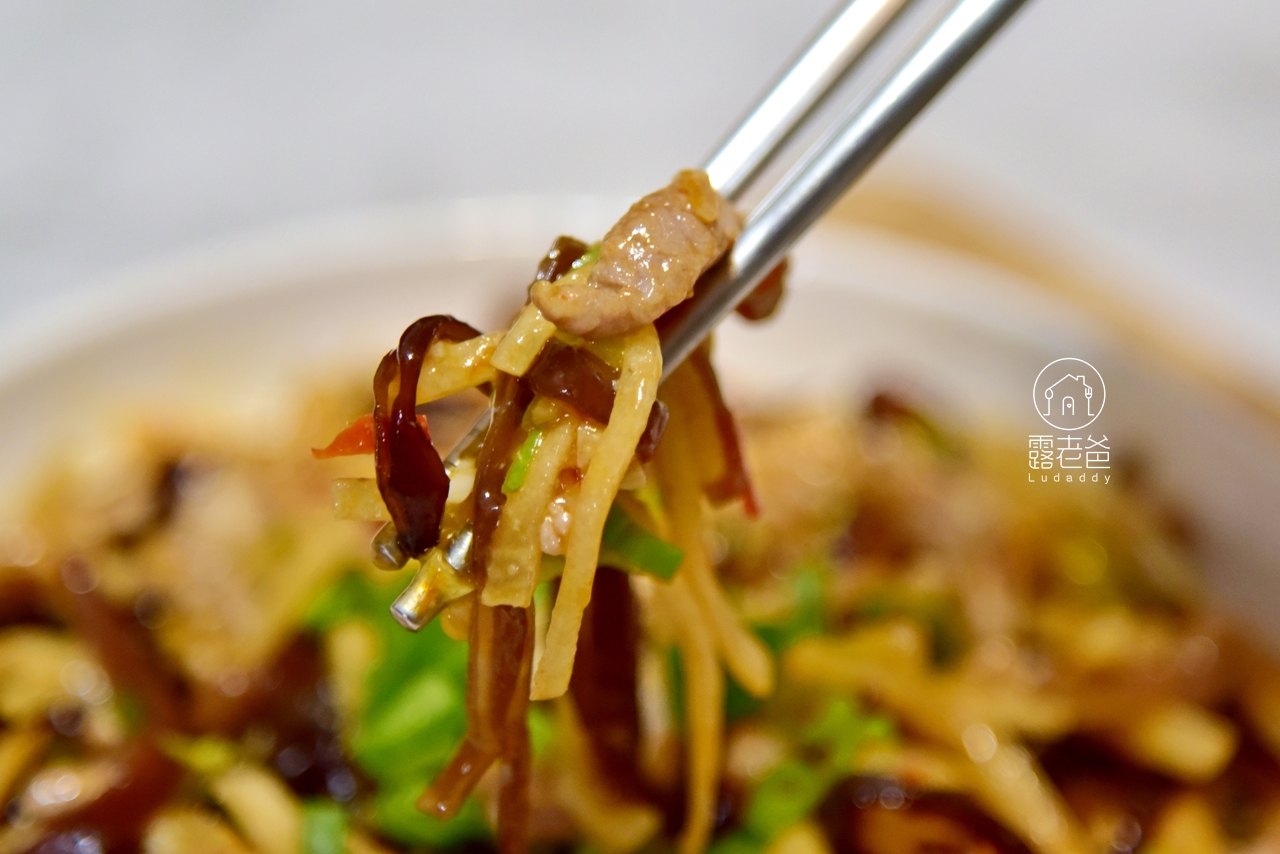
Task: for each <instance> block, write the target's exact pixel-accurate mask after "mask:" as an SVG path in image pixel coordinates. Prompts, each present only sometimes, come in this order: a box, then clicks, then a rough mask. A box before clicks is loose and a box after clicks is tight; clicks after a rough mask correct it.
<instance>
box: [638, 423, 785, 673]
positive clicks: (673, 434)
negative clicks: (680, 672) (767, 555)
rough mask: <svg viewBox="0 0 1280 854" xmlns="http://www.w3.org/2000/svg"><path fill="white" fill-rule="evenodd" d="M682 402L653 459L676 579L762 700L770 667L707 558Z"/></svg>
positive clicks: (729, 661)
mask: <svg viewBox="0 0 1280 854" xmlns="http://www.w3.org/2000/svg"><path fill="white" fill-rule="evenodd" d="M682 402H683V398H679V399H676V400H673V401H671V403H673V404H674V405H673V406H672V407H671V421H670V422H669V423H668V425H667V432H666V435H664V436H663V439H662V441H661V442H660V443H658V451H657V455H656V458H657V464H658V470H659V479H660V482H661V483H662V487H663V497H664V499H665V500H666V503H667V508H668V517H669V519H670V524H671V529H672V535H673V539H674V541H675V544H676V545H677V546H679V547H680V548H681V549H683V550H684V563H682V564H681V565H680V570H679V574H680V575H681V576H683V577H685V578H687V579H688V582H689V588H690V591H691V592H692V594H693V596H694V599H695V600H696V602H697V604H698V606H699V607H700V610H701V611H702V613H703V614H704V615H705V619H706V620H707V621H708V623H709V624H710V626H711V630H712V632H713V634H714V637H715V641H716V648H717V649H718V650H719V652H720V655H721V656H723V658H724V661H725V665H726V666H727V667H728V668H729V672H730V673H732V674H733V678H734V679H736V680H737V681H738V683H739V684H741V685H742V687H743V688H745V689H747V691H748V692H750V693H751V694H752V695H754V696H756V697H763V696H765V695H767V694H769V693H770V692H771V691H772V690H773V661H772V659H771V658H770V656H769V652H768V650H766V649H765V646H764V644H762V643H761V642H760V640H759V639H758V638H757V637H756V636H755V635H753V634H751V632H749V631H748V630H747V629H746V628H745V627H744V626H743V625H742V623H741V622H740V621H739V619H738V616H737V615H736V614H735V613H734V611H733V607H732V606H731V605H730V604H729V602H728V600H727V599H725V595H724V591H723V590H721V589H720V585H719V583H718V582H717V581H716V579H715V576H714V574H713V572H712V569H711V563H710V561H709V560H708V558H707V551H706V545H705V541H704V538H703V537H704V531H705V525H704V522H703V509H702V489H701V486H700V485H699V483H698V470H697V468H696V465H695V461H694V455H693V453H692V447H691V445H692V443H691V441H690V439H691V435H690V433H689V429H690V426H691V425H690V424H689V422H688V420H687V419H686V417H685V415H686V411H685V410H684V409H683V407H682V406H681V404H682Z"/></svg>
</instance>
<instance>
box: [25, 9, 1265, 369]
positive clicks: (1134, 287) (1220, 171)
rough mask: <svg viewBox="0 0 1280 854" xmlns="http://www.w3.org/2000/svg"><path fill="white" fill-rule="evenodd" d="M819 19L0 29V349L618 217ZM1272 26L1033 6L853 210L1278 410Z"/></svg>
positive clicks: (216, 14)
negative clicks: (1076, 284) (162, 299)
mask: <svg viewBox="0 0 1280 854" xmlns="http://www.w3.org/2000/svg"><path fill="white" fill-rule="evenodd" d="M834 7H835V4H833V3H832V2H831V0H788V2H786V3H782V2H773V3H766V2H758V0H751V2H745V0H703V2H698V3H688V2H674V0H652V1H651V2H630V3H618V2H591V3H589V2H585V0H555V2H543V3H538V4H533V3H517V2H470V3H424V2H421V0H370V2H363V3H359V4H355V3H333V2H300V0H257V2H246V0H223V2H218V3H208V2H205V3H200V2H186V3H161V2H145V0H114V2H112V3H109V4H85V3H79V2H71V0H0V335H21V332H22V330H23V328H24V327H25V326H27V325H29V324H31V323H32V322H33V318H36V317H40V316H46V317H47V315H48V313H49V312H50V311H55V312H56V311H57V310H58V308H57V307H58V306H59V305H65V304H67V302H68V301H74V300H75V299H77V298H78V296H79V295H83V294H84V293H85V292H86V291H87V290H92V289H94V288H95V287H101V286H102V285H101V284H100V283H101V282H102V281H105V279H104V277H106V276H107V275H108V274H110V273H112V272H113V271H118V270H121V269H127V268H129V267H132V266H137V265H139V264H142V263H144V262H146V261H148V260H150V259H153V258H156V257H162V256H165V255H168V254H172V253H175V252H178V251H180V250H182V249H184V248H186V247H189V246H191V245H193V244H201V243H207V242H210V241H217V240H220V239H224V238H227V237H229V236H232V235H236V234H240V233H244V232H250V231H253V230H255V229H262V228H264V227H268V226H270V225H272V224H275V223H279V222H282V221H298V220H306V219H308V218H316V217H325V216H327V215H331V214H333V213H336V212H340V211H347V210H353V209H357V210H358V209H371V208H377V207H380V206H385V205H389V204H403V203H412V202H415V201H420V200H424V199H431V198H456V197H466V196H486V195H509V194H543V193H566V192H573V193H591V194H596V193H599V194H608V195H618V194H623V195H636V194H639V193H643V192H646V191H648V190H650V189H653V188H655V187H657V186H659V185H661V184H663V183H665V182H666V181H667V179H668V178H669V176H670V174H671V173H672V172H673V171H674V170H675V169H677V168H680V167H683V166H687V165H693V164H697V163H699V162H701V160H702V158H703V157H704V156H705V154H706V153H707V152H709V150H710V149H711V148H712V146H713V145H714V144H715V143H716V142H717V141H718V140H719V138H720V137H721V135H722V134H723V133H724V131H725V130H726V129H727V128H729V127H730V126H731V124H732V123H733V122H735V121H736V120H737V119H738V118H739V116H740V115H741V113H742V112H743V110H744V109H745V108H746V107H747V106H748V105H749V104H750V103H751V102H752V101H753V99H754V98H755V97H756V96H757V94H758V93H759V92H760V91H761V90H762V89H763V88H764V87H765V86H766V85H767V84H768V83H769V82H770V80H771V79H772V78H773V77H774V75H775V74H776V73H777V72H778V71H779V70H780V68H781V67H782V66H783V65H784V64H785V62H786V61H787V60H788V59H789V57H790V56H791V55H792V53H793V51H794V50H795V49H796V48H797V46H799V45H800V44H802V42H803V41H804V40H806V38H807V37H808V35H809V34H810V33H811V32H812V31H813V30H814V29H815V28H816V27H817V26H818V25H819V24H820V23H821V22H822V21H824V20H825V19H826V17H827V16H828V15H829V14H830V13H831V11H832V10H833V8H834ZM1277 33H1280V4H1277V3H1275V2H1271V0H1232V1H1231V2H1222V0H1032V2H1030V3H1029V4H1028V6H1027V8H1025V9H1024V11H1023V12H1021V13H1020V14H1019V15H1018V16H1017V17H1016V18H1015V19H1014V21H1013V22H1012V24H1011V25H1010V26H1009V27H1008V28H1007V30H1006V31H1005V32H1004V33H1002V34H1001V35H1000V36H999V37H998V38H997V39H996V41H995V42H994V43H993V44H992V45H991V46H990V47H989V48H988V50H987V51H986V52H985V53H984V54H982V55H981V56H980V58H979V59H978V60H977V61H976V62H975V63H974V65H973V66H972V67H971V68H969V69H968V70H967V71H966V72H965V73H964V74H962V75H961V77H960V78H959V79H958V80H956V81H955V82H954V83H953V84H952V86H951V87H950V88H949V89H948V90H947V91H945V92H944V94H943V96H942V97H941V98H940V99H939V100H938V101H937V102H936V103H935V104H934V105H933V106H932V107H931V108H930V109H929V110H928V112H927V113H926V114H925V115H924V116H923V117H922V118H921V119H920V120H919V121H918V122H917V123H916V125H914V126H913V127H912V128H911V129H910V130H909V131H908V133H907V134H906V135H905V136H904V137H903V138H902V139H900V140H899V142H898V143H897V144H896V145H895V146H894V148H893V149H892V150H891V151H890V153H889V154H888V155H887V156H886V157H885V158H884V159H883V160H882V161H881V163H880V164H879V165H878V166H877V167H876V170H875V174H874V175H872V176H871V178H870V179H871V181H873V182H881V183H888V184H900V185H903V186H911V187H913V188H915V189H916V190H919V191H921V192H926V193H932V194H938V195H940V196H945V197H947V198H949V199H951V200H952V202H953V203H958V204H961V205H972V206H973V207H974V208H975V210H976V209H982V210H983V211H984V212H989V213H990V214H991V215H993V216H996V217H1002V218H1004V220H1006V221H1008V222H1014V223H1017V225H1018V227H1019V228H1021V229H1024V230H1026V231H1028V232H1034V233H1036V234H1038V235H1040V236H1041V237H1043V238H1045V239H1047V240H1050V241H1052V242H1053V243H1054V244H1056V245H1057V246H1059V247H1062V248H1063V249H1064V251H1068V252H1079V253H1080V254H1082V255H1087V256H1088V257H1089V258H1090V263H1095V264H1098V265H1100V266H1102V267H1106V268H1107V269H1109V270H1111V271H1112V276H1111V278H1110V281H1114V282H1122V283H1123V285H1122V286H1119V287H1121V288H1122V291H1121V293H1120V294H1119V296H1120V297H1121V298H1122V299H1123V300H1124V301H1126V302H1128V303H1129V304H1130V305H1132V306H1134V307H1135V308H1136V309H1137V310H1138V311H1140V312H1141V313H1142V314H1143V315H1144V316H1149V317H1150V318H1151V319H1152V320H1153V321H1154V322H1158V323H1160V324H1162V325H1164V326H1165V327H1166V328H1167V329H1169V330H1173V331H1174V332H1175V334H1176V335H1179V336H1185V337H1186V339H1187V340H1188V341H1189V342H1194V343H1195V344H1196V346H1204V347H1207V348H1208V349H1210V350H1212V351H1214V352H1216V353H1217V354H1219V355H1220V356H1221V357H1222V358H1223V359H1224V360H1225V361H1227V362H1229V363H1232V364H1234V365H1235V366H1237V367H1239V368H1240V369H1242V370H1243V371H1245V372H1246V373H1247V374H1248V375H1250V376H1251V377H1253V378H1255V379H1257V380H1260V381H1261V382H1262V383H1263V384H1265V385H1269V386H1271V387H1272V388H1274V389H1280V335H1277V332H1280V288H1277V287H1276V286H1275V279H1276V274H1277V272H1278V271H1280V240H1278V239H1277V238H1276V233H1277V230H1278V228H1280V157H1278V156H1277V152H1280V51H1277V50H1276V49H1275V45H1276V35H1277Z"/></svg>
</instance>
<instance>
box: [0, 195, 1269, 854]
mask: <svg viewBox="0 0 1280 854" xmlns="http://www.w3.org/2000/svg"><path fill="white" fill-rule="evenodd" d="M736 232H737V218H736V214H735V213H734V212H733V211H732V210H731V209H729V208H728V207H727V206H726V205H724V203H723V202H722V201H720V200H719V198H718V197H717V196H715V195H714V193H713V192H712V191H711V190H710V187H709V186H707V184H706V180H705V177H704V176H701V175H700V174H699V173H681V175H679V176H677V178H676V180H675V181H674V182H673V184H672V185H671V186H670V187H667V188H665V189H663V190H660V191H658V192H657V193H655V194H652V195H651V196H648V197H646V198H645V199H644V200H642V201H641V202H640V203H638V204H637V205H636V206H634V207H633V208H632V209H631V211H629V212H628V214H627V215H626V216H625V217H624V218H623V220H622V221H620V222H619V224H618V225H617V226H615V227H614V229H612V230H610V232H609V233H608V234H606V235H605V237H604V239H603V240H602V241H601V243H600V244H598V245H587V244H585V243H582V242H580V241H577V240H573V239H569V238H561V239H559V240H557V241H556V243H555V245H554V246H553V248H552V250H551V252H550V253H549V254H548V255H547V257H546V258H545V259H544V260H543V262H542V263H541V265H540V266H539V267H538V269H537V272H536V276H535V279H534V283H533V285H532V286H531V288H530V301H529V303H528V304H527V305H526V306H525V307H524V308H523V309H522V310H521V311H520V312H519V313H518V315H517V316H516V317H515V318H514V320H513V321H512V323H511V325H510V326H509V327H508V328H507V329H504V330H500V331H497V332H491V333H481V332H480V331H479V330H476V329H473V328H472V327H470V326H468V325H466V324H465V323H463V322H462V321H459V320H456V319H454V318H450V317H443V316H433V317H427V318H424V319H422V320H419V321H417V322H415V323H413V324H411V325H410V326H409V328H408V329H407V330H406V331H405V333H404V335H403V336H402V338H401V340H400V342H399V345H398V346H397V348H396V349H395V350H393V351H391V352H390V353H388V354H387V356H386V357H385V358H384V359H383V360H382V362H381V364H380V365H379V367H378V369H377V372H376V375H375V378H374V382H373V384H372V389H371V391H372V394H370V390H369V386H368V383H367V381H365V382H364V383H362V384H361V385H362V386H363V388H362V389H360V388H357V389H355V390H347V389H345V388H338V387H336V386H333V387H330V388H327V389H325V390H323V391H322V392H320V393H317V394H315V395H314V396H312V397H310V398H308V400H307V402H306V403H305V405H303V406H301V407H300V409H299V413H298V418H297V426H296V429H295V428H293V427H290V426H289V425H288V424H286V423H284V422H283V421H282V422H281V423H279V424H275V425H274V428H275V429H274V430H270V431H269V430H265V429H263V426H262V425H260V424H256V425H249V426H248V427H245V428H243V429H238V428H233V427H231V426H228V425H227V424H224V423H222V422H220V421H219V420H218V419H216V418H211V417H208V416H206V415H202V416H193V417H189V418H185V419H184V418H178V419H175V418H174V417H172V415H166V416H165V417H162V418H153V417H150V416H145V415H139V416H138V417H137V418H136V419H133V420H131V421H128V422H126V423H125V424H124V425H123V426H120V427H119V428H118V429H106V428H103V429H102V430H100V431H99V432H98V433H97V434H96V435H95V436H93V437H92V441H90V440H86V441H84V442H83V443H80V444H77V445H76V446H74V447H69V448H66V449H63V450H62V451H61V452H60V453H59V454H58V456H57V459H56V461H55V463H54V464H53V465H52V466H51V467H50V468H49V469H48V470H47V471H46V472H45V473H44V474H43V476H42V477H41V478H40V480H39V482H38V483H37V484H36V488H35V490H34V492H33V494H32V497H31V500H30V501H29V502H28V512H27V514H26V516H25V517H22V518H16V519H12V520H9V522H8V523H6V525H5V526H3V527H2V528H0V796H2V797H3V798H4V800H5V803H6V804H7V808H6V811H5V816H4V824H3V826H2V827H0V854H7V852H26V851H42V852H76V854H91V852H127V851H139V850H141V851H146V852H149V854H179V852H181V853H182V854H192V853H193V852H194V854H202V852H209V854H213V852H220V854H227V852H231V854H235V853H236V852H257V853H258V854H299V852H301V854H334V852H343V851H347V852H352V854H378V852H396V851H420V850H426V851H459V852H461V851H464V850H465V851H470V852H474V851H477V850H481V849H486V850H487V849H491V848H494V849H497V850H501V851H504V852H520V851H524V850H527V849H533V850H535V851H553V850H554V851H565V850H570V849H572V850H577V851H582V852H600V853H601V854H631V852H653V854H659V852H667V851H674V852H679V854H696V852H702V851H708V850H709V851H712V852H714V854H904V852H905V853H906V854H943V852H995V854H1013V853H1014V852H1019V853H1021V852H1035V854H1090V852H1099V853H1100V852H1126V851H1130V852H1138V851H1143V852H1157V854H1159V852H1164V854H1172V852H1197V854H1202V852H1234V851H1239V852H1265V851H1274V850H1280V764H1278V761H1277V757H1280V669H1278V668H1277V665H1276V664H1275V663H1274V662H1273V661H1272V660H1271V659H1270V658H1269V657H1268V656H1267V655H1266V654H1265V653H1264V652H1263V651H1262V650H1261V648H1260V647H1259V646H1257V645H1256V644H1254V643H1252V642H1251V641H1249V640H1248V639H1247V637H1246V636H1245V635H1244V634H1243V633H1242V632H1241V631H1240V630H1239V629H1238V628H1236V627H1234V625H1233V624H1232V623H1231V622H1230V621H1229V620H1228V619H1226V618H1224V617H1223V615H1221V614H1218V613H1216V612H1215V611H1214V610H1213V609H1212V607H1211V606H1210V605H1209V604H1208V603H1207V602H1206V600H1205V597H1204V596H1203V594H1202V593H1201V589H1200V586H1199V583H1198V580H1197V577H1196V570H1195V535H1194V527H1193V525H1191V524H1190V523H1189V522H1188V521H1187V520H1186V519H1185V518H1184V516H1183V515H1182V514H1181V513H1179V512H1178V511H1177V509H1176V508H1174V507H1172V506H1171V505H1170V504H1169V503H1168V502H1167V500H1166V499H1165V498H1164V497H1163V496H1162V495H1161V493H1160V492H1159V491H1158V490H1157V489H1155V488H1154V487H1153V486H1152V485H1151V482H1150V479H1149V478H1147V477H1146V476H1145V475H1144V474H1143V471H1142V469H1141V467H1140V466H1138V465H1137V464H1128V465H1125V466H1123V467H1119V468H1117V471H1116V477H1115V479H1114V481H1113V483H1112V484H1111V485H1110V486H1108V487H1107V488H1105V489H1103V488H1100V487H1099V488H1096V489H1095V488H1092V486H1091V485H1089V486H1086V487H1083V488H1080V489H1062V490H1056V489H1053V488H1048V489H1043V490H1028V489H1027V488H1026V486H1025V481H1024V480H1023V472H1022V470H1021V469H1019V468H1016V466H1018V465H1020V464H1021V462H1020V461H1021V460H1022V458H1023V454H1022V452H1021V451H1020V450H1019V449H1018V448H1014V447H1007V446H1005V445H1004V444H1002V442H1001V439H1000V438H999V437H994V438H990V437H986V438H984V437H975V436H971V435H966V434H965V433H963V432H961V431H957V430H954V429H951V428H949V427H948V426H947V425H946V424H944V423H942V422H939V421H936V420H933V419H931V418H929V417H928V416H927V415H926V414H924V410H923V409H922V408H921V407H919V406H915V405H913V404H911V403H910V402H909V396H908V395H903V394H888V393H883V394H879V395H877V396H875V397H874V398H872V399H871V400H869V401H863V402H860V403H858V402H854V401H844V400H839V399H832V400H827V401H822V402H820V405H819V404H815V405H814V406H812V407H801V406H795V405H790V406H787V407H785V408H779V409H777V410H774V411H769V410H763V411H750V412H747V413H745V414H741V413H740V417H739V418H738V419H737V420H736V421H735V419H734V417H733V416H732V415H730V411H729V409H728V408H727V407H726V405H725V402H724V400H723V399H722V397H721V394H720V386H719V383H718V381H717V379H716V375H715V372H714V370H713V369H712V366H711V358H710V355H711V354H710V349H709V346H708V347H704V348H702V349H700V350H698V351H697V352H696V353H695V354H694V355H693V356H692V357H691V358H690V359H689V360H688V361H687V362H685V363H684V364H682V365H681V366H680V367H679V368H678V369H677V370H675V371H674V372H672V373H671V375H670V376H669V377H668V379H667V380H666V381H665V382H661V383H659V380H660V378H661V376H662V365H661V353H660V341H661V336H662V329H663V327H664V325H665V324H666V323H669V322H670V318H671V312H673V311H678V310H679V306H680V303H681V302H682V301H683V300H684V299H686V298H688V296H689V295H690V293H691V292H692V291H693V290H695V287H696V282H697V279H698V277H699V275H701V274H702V273H703V272H705V271H706V270H707V269H708V268H709V267H710V266H711V265H712V264H714V263H715V262H716V260H717V259H718V258H720V257H721V256H722V255H723V253H724V252H725V251H726V250H727V248H728V247H729V246H730V245H731V243H732V240H733V237H734V236H735V235H736ZM781 287H782V275H781V271H779V274H778V275H775V276H773V277H771V279H770V280H768V281H767V282H766V286H764V287H762V289H761V290H760V291H758V292H757V293H756V294H753V295H752V298H751V299H750V300H749V301H748V303H747V304H745V305H744V306H743V307H742V309H741V311H742V313H743V314H745V315H747V316H749V317H754V318H759V317H764V316H767V315H768V314H769V313H770V312H771V311H772V310H773V308H774V307H775V306H776V305H777V303H778V299H779V296H780V295H781ZM855 404H857V405H855ZM486 405H492V408H493V416H492V419H491V421H490V422H489V424H488V425H487V429H485V430H484V431H482V432H481V434H480V435H479V436H477V437H475V438H474V439H472V440H470V441H467V442H464V447H463V448H462V450H461V453H460V454H459V455H458V457H457V462H456V464H450V465H446V464H445V461H444V459H442V455H441V450H445V449H447V448H449V447H451V445H452V444H453V442H454V441H455V440H456V439H458V438H459V437H461V436H463V434H465V433H466V426H467V424H468V423H470V421H471V419H472V418H473V417H474V415H475V414H476V413H477V412H478V411H480V410H481V409H483V408H484V407H485V406H486ZM335 435H336V438H334V437H335ZM312 447H317V448H318V450H316V451H315V452H314V456H316V457H320V458H322V459H323V462H317V461H316V460H315V459H313V454H312V453H308V452H307V449H308V448H312ZM748 473H750V477H748ZM335 514H336V515H337V516H338V517H339V519H341V520H345V521H335V519H334V518H333V517H334V515H335ZM371 541H372V548H371V547H370V543H371ZM393 611H394V614H395V617H394V618H393ZM411 629H412V630H411Z"/></svg>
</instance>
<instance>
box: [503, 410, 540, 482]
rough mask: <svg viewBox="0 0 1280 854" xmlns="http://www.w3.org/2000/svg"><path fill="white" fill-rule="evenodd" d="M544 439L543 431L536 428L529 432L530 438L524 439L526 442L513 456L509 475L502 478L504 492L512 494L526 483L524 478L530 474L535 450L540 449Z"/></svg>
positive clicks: (508, 470) (508, 471)
mask: <svg viewBox="0 0 1280 854" xmlns="http://www.w3.org/2000/svg"><path fill="white" fill-rule="evenodd" d="M541 441H542V431H541V430H539V429H537V428H536V427H535V428H534V430H533V432H531V433H530V434H529V438H527V439H525V440H524V444H523V445H521V446H520V450H518V451H516V455H515V456H514V457H512V458H511V467H510V468H509V469H507V476H506V477H505V478H503V480H502V494H503V495H510V494H511V493H513V492H515V491H516V490H517V489H519V488H520V487H521V486H522V485H523V484H524V479H525V478H526V477H527V476H528V475H529V465H530V463H532V462H533V452H534V451H536V450H538V443H540V442H541Z"/></svg>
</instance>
